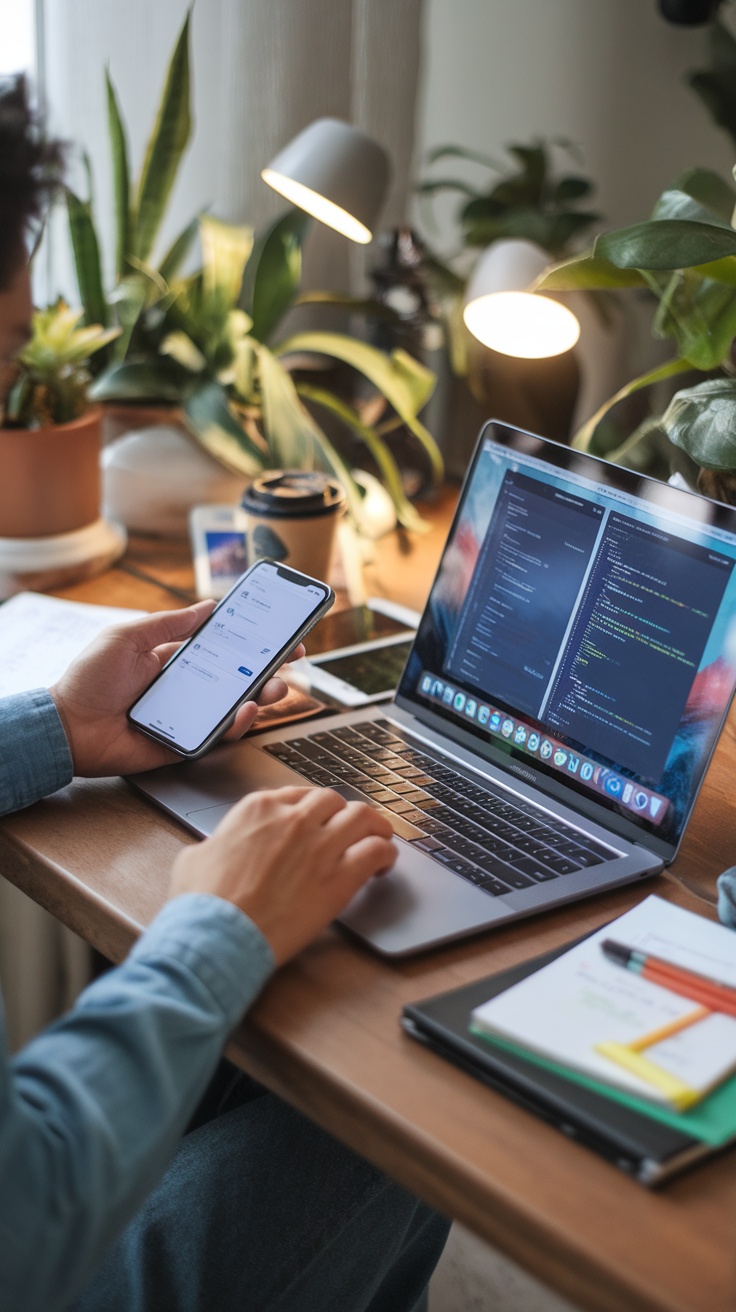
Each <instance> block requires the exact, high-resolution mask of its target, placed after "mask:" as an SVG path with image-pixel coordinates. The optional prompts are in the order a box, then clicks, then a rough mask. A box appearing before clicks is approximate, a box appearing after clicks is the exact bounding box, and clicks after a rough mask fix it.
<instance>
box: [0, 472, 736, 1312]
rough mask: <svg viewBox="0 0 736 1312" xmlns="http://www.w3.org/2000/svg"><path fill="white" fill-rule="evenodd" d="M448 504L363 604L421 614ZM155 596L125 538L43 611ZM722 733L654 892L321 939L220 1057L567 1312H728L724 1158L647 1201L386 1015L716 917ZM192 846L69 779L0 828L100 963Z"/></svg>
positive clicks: (179, 578) (730, 800)
mask: <svg viewBox="0 0 736 1312" xmlns="http://www.w3.org/2000/svg"><path fill="white" fill-rule="evenodd" d="M452 505H453V495H452V493H451V492H447V493H445V495H444V497H442V498H441V499H440V500H439V501H438V502H437V503H436V504H435V505H434V506H433V507H429V508H428V512H427V513H428V514H429V515H430V517H431V518H432V521H433V530H432V532H431V533H430V534H428V535H426V536H425V537H423V538H422V539H415V540H414V541H413V542H412V543H411V544H410V549H409V550H408V552H407V550H406V544H405V543H402V542H401V541H399V540H397V539H396V537H395V536H394V537H392V538H391V539H386V540H384V541H383V542H381V543H379V544H377V547H376V556H375V560H374V562H373V563H372V564H371V565H370V566H369V591H371V592H374V593H376V594H383V595H387V596H389V595H390V596H392V597H394V598H396V599H398V600H401V601H403V602H404V603H405V604H407V605H412V606H415V607H420V608H421V605H422V603H423V600H424V597H425V595H426V591H427V589H428V587H429V584H430V582H431V578H432V575H433V572H434V568H435V566H436V563H437V560H438V558H439V553H440V550H441V546H442V542H443V540H444V534H445V531H446V528H447V525H448V523H449V517H450V515H451V512H452ZM131 570H133V571H135V574H134V573H131V572H129V571H131ZM141 575H146V576H147V577H146V578H142V577H140V576H141ZM172 589H175V590H177V591H178V592H179V593H180V594H181V596H180V598H179V602H178V604H183V603H184V601H185V599H186V597H187V594H188V590H189V589H191V568H190V563H189V559H188V552H187V551H186V548H185V547H184V546H181V547H179V546H178V545H177V544H173V545H172V544H161V543H156V542H155V540H148V541H146V540H135V541H134V542H133V543H132V544H131V550H130V552H129V555H128V556H127V557H126V558H125V560H124V561H123V562H122V563H121V565H119V566H118V567H117V568H115V569H113V570H111V571H110V572H109V574H107V575H105V576H103V577H102V578H100V579H98V580H94V581H86V582H85V583H82V584H79V585H78V586H77V587H75V588H69V589H67V590H65V592H64V594H63V595H66V596H71V597H74V598H75V599H78V600H87V601H97V602H102V601H104V602H105V603H107V604H112V605H123V606H124V605H129V606H144V607H149V608H151V609H157V608H161V607H163V606H169V605H171V604H177V601H176V594H175V592H174V591H172ZM343 604H344V599H343ZM735 730H736V720H735V719H734V717H733V716H732V717H731V719H730V721H729V724H728V725H727V728H726V731H725V733H724V735H723V737H722V739H721V742H720V744H719V747H718V749H717V751H716V754H715V757H714V760H713V763H712V766H711V769H710V772H709V774H708V777H707V780H706V783H705V786H704V788H703V791H702V793H701V796H700V798H699V800H698V803H697V806H696V809H695V813H694V816H693V819H692V821H691V825H690V828H689V831H688V834H687V837H686V840H685V842H684V843H683V846H682V849H681V852H680V854H679V855H678V858H677V861H676V863H675V864H674V865H673V867H672V868H671V870H670V871H668V872H667V873H666V874H665V875H664V876H661V877H659V878H658V879H655V880H650V881H647V882H646V884H645V885H640V886H637V887H634V888H631V887H629V888H627V889H620V890H616V891H613V892H611V893H608V894H605V895H602V896H598V897H595V898H593V899H590V900H588V901H584V902H580V903H577V904H576V905H575V906H573V907H569V908H563V909H558V910H556V911H552V912H547V913H545V914H544V915H542V916H538V917H534V918H532V919H529V920H527V921H522V922H519V923H517V924H515V925H513V926H511V927H508V928H504V929H499V930H495V931H492V932H486V933H484V934H482V935H479V936H478V937H477V938H475V939H472V940H466V941H464V942H463V943H462V944H458V945H453V946H449V947H446V948H444V949H440V950H434V951H432V952H430V953H426V954H424V955H422V956H419V957H416V958H414V959H413V960H411V961H408V962H404V963H401V964H391V963H387V962H385V961H382V960H380V959H379V958H378V957H376V956H374V955H373V954H371V953H370V952H369V951H368V950H367V949H365V948H363V947H362V946H360V945H358V944H357V943H355V942H353V941H351V940H350V939H349V937H348V936H347V935H345V934H344V933H342V932H341V931H339V930H337V929H330V930H328V931H326V932H325V933H324V934H323V935H322V936H321V937H320V939H319V940H318V941H317V942H316V943H315V944H313V945H312V947H311V948H309V949H308V950H307V951H306V952H304V953H303V954H302V955H301V956H300V957H299V958H298V960H296V961H294V962H292V963H291V964H290V965H288V966H287V967H285V968H284V969H282V970H281V971H280V972H279V973H278V974H277V975H276V976H275V977H274V978H273V979H272V980H271V982H270V983H269V984H268V986H267V987H266V989H265V990H264V992H263V994H262V995H261V997H260V998H259V999H258V1001H257V1002H256V1004H255V1006H254V1007H253V1008H252V1010H251V1011H250V1012H249V1014H248V1017H247V1019H246V1020H245V1021H244V1023H243V1024H242V1025H241V1026H240V1027H239V1029H238V1030H237V1032H236V1033H235V1035H234V1036H233V1039H232V1042H231V1044H230V1047H229V1053H230V1055H231V1057H233V1059H234V1060H235V1061H236V1062H238V1063H239V1064H240V1065H241V1066H242V1067H243V1068H244V1069H246V1070H248V1071H249V1072H250V1073H251V1074H253V1075H255V1076H256V1077H258V1078H259V1079H261V1080H262V1081H263V1082H264V1083H265V1084H267V1085H268V1086H269V1087H270V1088H272V1089H274V1090H275V1091H276V1092H277V1093H279V1094H281V1095H282V1096H283V1097H284V1098H286V1099H288V1101H290V1102H291V1103H293V1104H294V1105H295V1106H297V1107H299V1108H300V1109H301V1110H302V1111H304V1112H306V1113H307V1114H308V1115H309V1116H311V1117H312V1118H313V1119H314V1120H316V1121H318V1122H319V1123H320V1124H322V1125H324V1126H325V1127H326V1128H328V1129H329V1130H331V1131H332V1132H333V1133H334V1134H336V1135H337V1136H338V1137H339V1138H341V1139H343V1140H344V1141H345V1142H346V1143H348V1144H349V1145H350V1146H351V1147H353V1148H354V1149H356V1150H357V1151H358V1152H360V1153H362V1154H363V1155H365V1156H366V1157H368V1158H370V1159H371V1160H372V1161H374V1162H376V1163H377V1164H378V1165H379V1166H381V1167H383V1168H384V1169H385V1170H387V1171H388V1172H390V1174H392V1175H393V1176H394V1177H395V1178H396V1179H398V1180H400V1181H401V1182H402V1183H403V1184H405V1185H406V1186H407V1187H409V1188H411V1189H413V1190H414V1191H415V1192H416V1193H418V1194H420V1195H421V1196H422V1197H424V1198H426V1199H427V1200H428V1201H429V1202H431V1203H433V1204H434V1205H435V1206H436V1207H438V1208H439V1209H440V1210H442V1211H444V1212H445V1213H446V1214H448V1215H451V1216H452V1217H455V1218H457V1219H459V1220H461V1221H463V1222H464V1223H465V1224H466V1225H468V1226H469V1227H470V1228H471V1229H472V1230H474V1231H475V1232H476V1233H477V1234H479V1235H481V1236H483V1237H485V1238H486V1239H488V1240H489V1241H491V1242H492V1243H493V1244H495V1245H497V1246H498V1247H499V1248H500V1249H502V1250H503V1251H504V1252H506V1253H507V1254H509V1255H510V1256H511V1257H512V1258H514V1259H515V1260H516V1261H517V1262H519V1263H520V1264H521V1265H522V1266H524V1267H526V1268H527V1269H528V1270H529V1271H530V1272H531V1273H532V1274H533V1275H535V1276H536V1277H537V1278H539V1279H540V1280H542V1281H545V1282H547V1283H548V1284H549V1285H551V1286H552V1287H553V1288H555V1289H557V1290H558V1291H560V1292H561V1293H563V1294H565V1295H567V1296H568V1297H569V1298H571V1299H572V1300H573V1301H574V1302H576V1303H577V1304H579V1305H580V1306H581V1307H583V1308H590V1309H596V1310H600V1312H614V1310H615V1312H728V1310H729V1309H732V1308H733V1309H736V1257H735V1256H734V1254H736V1154H735V1153H734V1152H733V1151H726V1152H725V1153H723V1154H722V1155H721V1156H719V1157H717V1158H715V1159H713V1160H712V1161H710V1162H709V1163H707V1164H706V1165H704V1166H702V1167H699V1168H698V1169H696V1170H694V1171H692V1172H691V1173H690V1174H688V1175H685V1176H683V1177H681V1178H680V1179H677V1180H675V1181H673V1182H671V1183H670V1184H668V1185H667V1186H665V1187H664V1188H663V1189H662V1190H661V1191H659V1192H649V1191H647V1190H645V1189H644V1188H642V1187H641V1186H640V1185H638V1184H636V1183H634V1182H633V1181H632V1180H630V1179H629V1178H628V1177H626V1176H625V1175H624V1174H623V1173H622V1172H620V1171H618V1170H616V1168H615V1167H613V1166H611V1165H609V1164H608V1163H606V1162H604V1161H603V1160H601V1159H599V1158H598V1157H597V1156H596V1155H595V1154H593V1153H591V1152H589V1151H588V1150H586V1149H584V1148H582V1147H580V1146H579V1145H577V1144H575V1143H573V1142H571V1141H569V1140H567V1139H566V1138H565V1137H564V1136H563V1135H562V1134H560V1133H559V1132H558V1131H556V1130H555V1129H553V1128H551V1127H548V1126H546V1125H545V1124H544V1123H542V1122H541V1121H539V1120H537V1119H536V1118H535V1117H533V1116H531V1115H529V1114H527V1113H526V1112H524V1111H522V1110H521V1109H520V1108H517V1107H515V1106H514V1105H513V1104H512V1103H511V1102H509V1101H507V1100H506V1099H505V1098H503V1097H502V1096H501V1095H499V1094H496V1093H494V1092H492V1091H491V1090H489V1089H487V1088H486V1087H485V1086H484V1085H482V1084H480V1083H479V1082H478V1081H476V1080H474V1079H472V1078H471V1077H470V1076H467V1075H465V1074H464V1073H463V1072H461V1071H458V1070H455V1069H454V1068H453V1067H452V1066H450V1065H449V1064H448V1063H446V1062H445V1061H443V1060H442V1059H441V1058H440V1057H437V1056H436V1055H434V1054H433V1053H430V1052H428V1051H426V1050H424V1049H423V1048H422V1047H420V1046H419V1045H418V1044H415V1043H414V1042H412V1040H410V1039H408V1038H407V1037H406V1036H404V1035H403V1033H402V1031H401V1029H400V1027H399V1016H400V1013H401V1008H402V1006H403V1005H404V1004H405V1003H407V1002H410V1001H416V1000H418V999H420V998H423V997H426V996H429V995H431V994H433V993H436V992H439V991H441V990H444V989H448V988H452V987H453V986H455V985H461V984H464V983H468V982H470V981H472V980H474V979H477V978H479V977H480V976H482V975H485V974H489V973H491V972H492V971H494V970H499V969H503V968H505V967H506V966H510V965H512V964H513V963H515V962H517V961H519V960H523V959H526V958H529V957H532V956H535V955H537V954H538V953H540V952H544V951H546V950H548V949H550V948H553V947H556V946H557V945H559V944H561V943H564V942H565V941H567V940H568V939H570V938H573V937H575V936H577V935H580V934H582V933H585V932H587V931H590V930H592V929H594V928H596V927H597V926H599V925H600V924H602V923H603V922H604V921H606V920H608V919H610V918H611V917H613V916H616V915H619V914H620V913H621V912H623V911H624V910H626V909H627V908H628V907H629V906H631V905H633V904H634V903H635V902H637V901H638V900H639V899H640V898H641V896H642V895H643V893H644V892H645V891H646V892H650V891H651V892H657V893H658V894H660V896H663V897H666V898H670V899H672V900H674V901H676V902H678V903H679V904H680V905H683V906H685V907H688V908H689V909H691V910H694V911H698V912H700V913H701V914H705V915H709V916H714V915H715V911H714V901H715V878H716V876H717V874H718V873H719V871H720V870H722V869H723V868H724V867H725V866H727V865H730V864H732V862H733V861H734V860H735V859H736V842H735V841H734V840H735V837H736V790H735V789H734V786H733V780H734V757H735V755H736V738H735ZM192 841H196V840H194V839H192V838H191V837H190V836H189V835H188V834H187V833H186V832H185V831H184V830H183V829H182V828H180V826H179V825H177V824H176V822H174V821H173V820H169V819H167V818H166V817H165V816H164V815H162V814H161V813H160V812H158V811H156V810H155V809H154V808H153V807H152V806H149V805H148V804H147V803H146V802H144V801H143V800H142V799H141V798H139V797H138V796H136V795H135V794H134V793H133V792H132V790H131V789H130V788H129V787H128V786H127V785H126V784H125V783H124V782H123V781H122V780H119V779H113V780H95V781H75V782H74V783H72V784H71V785H70V786H69V787H68V788H66V789H63V790H62V791H61V792H59V793H57V794H56V795H55V796H53V797H51V798H48V799H46V800H45V801H43V802H40V803H38V804H36V805H35V806H33V807H30V808H29V809H27V810H26V811H23V812H20V813H18V814H16V815H14V816H11V817H8V818H6V819H5V820H3V821H2V822H1V823H0V869H1V870H2V872H3V874H4V875H5V876H6V877H7V878H9V879H10V880H11V881H12V882H13V883H15V884H17V885H18V886H19V887H20V888H22V889H23V890H25V892H27V893H28V894H29V895H30V896H31V897H33V898H34V899H35V900H36V901H38V902H39V903H41V904H42V905H43V906H45V907H47V908H48V909H49V910H50V911H51V912H52V913H53V914H54V915H56V916H57V917H58V918H59V919H60V920H62V921H63V922H64V923H65V924H67V925H69V926H70V927H71V928H72V929H74V930H76V932H77V933H79V934H81V935H82V936H83V937H84V938H85V939H87V940H88V941H89V942H90V943H92V944H94V946H95V947H97V948H98V949H99V950H100V951H101V952H103V953H104V954H105V955H106V956H108V957H109V958H110V959H112V960H115V961H117V960H120V959H121V958H122V957H123V956H124V955H125V953H126V951H127V950H128V948H129V946H130V944H131V942H132V941H133V939H134V937H135V935H136V934H137V933H138V932H139V931H140V929H141V928H142V927H143V926H144V925H146V924H147V923H148V922H149V920H150V919H151V918H152V917H153V916H154V915H155V913H156V911H157V910H158V908H159V907H160V906H161V904H162V903H163V901H164V899H165V897H166V890H167V882H168V871H169V868H170V866H171V863H172V860H173V858H174V856H175V855H176V853H177V852H178V851H179V849H180V847H181V845H182V844H183V843H189V842H192Z"/></svg>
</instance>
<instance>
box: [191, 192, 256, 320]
mask: <svg viewBox="0 0 736 1312" xmlns="http://www.w3.org/2000/svg"><path fill="white" fill-rule="evenodd" d="M199 240H200V243H201V246H202V281H203V286H204V291H205V294H209V295H215V296H218V297H221V298H222V302H223V305H224V306H225V307H226V308H227V309H228V310H229V309H231V307H232V306H234V305H235V303H236V302H237V299H238V297H239V295H240V288H241V286H242V282H243V270H244V269H245V266H246V264H247V263H248V260H249V258H250V254H251V251H252V250H253V229H252V228H248V227H246V226H244V225H242V224H235V223H223V222H222V221H221V220H220V219H213V218H212V217H211V215H209V214H203V215H201V217H200V220H199Z"/></svg>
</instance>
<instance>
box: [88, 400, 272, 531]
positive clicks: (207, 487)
mask: <svg viewBox="0 0 736 1312" xmlns="http://www.w3.org/2000/svg"><path fill="white" fill-rule="evenodd" d="M248 482H249V479H248V478H247V477H246V475H245V474H231V473H230V472H229V471H228V470H227V469H225V468H223V466H222V465H221V464H219V462H218V461H217V460H215V459H214V458H213V457H212V456H210V455H208V453H207V452H206V451H204V450H203V449H202V447H200V446H198V445H197V443H196V442H195V441H194V439H193V438H191V437H189V435H188V434H187V433H185V432H184V430H183V429H181V428H177V427H176V426H174V425H171V424H161V425H157V426H156V427H153V428H139V429H136V430H135V431H134V432H131V433H126V434H125V435H124V436H123V437H119V438H117V440H116V441H114V442H112V443H111V444H110V445H109V446H107V447H105V449H104V450H103V453H102V489H103V506H104V514H105V515H106V516H107V518H109V519H113V520H117V522H118V523H121V524H125V526H126V528H127V529H129V530H131V531H133V532H138V533H153V534H156V535H157V536H159V537H186V536H187V534H188V532H189V511H190V510H191V508H192V506H203V505H222V504H224V505H237V504H238V503H239V502H240V498H241V497H242V495H243V491H244V489H245V486H246V484H247V483H248Z"/></svg>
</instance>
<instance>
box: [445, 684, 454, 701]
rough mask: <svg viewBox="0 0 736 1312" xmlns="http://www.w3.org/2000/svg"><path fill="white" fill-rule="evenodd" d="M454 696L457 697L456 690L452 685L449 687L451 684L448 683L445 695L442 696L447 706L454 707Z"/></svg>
mask: <svg viewBox="0 0 736 1312" xmlns="http://www.w3.org/2000/svg"><path fill="white" fill-rule="evenodd" d="M454 696H455V689H454V688H451V687H450V685H449V683H448V685H447V687H446V688H445V691H444V692H443V694H442V700H443V702H447V705H448V706H451V705H452V699H453V697H454Z"/></svg>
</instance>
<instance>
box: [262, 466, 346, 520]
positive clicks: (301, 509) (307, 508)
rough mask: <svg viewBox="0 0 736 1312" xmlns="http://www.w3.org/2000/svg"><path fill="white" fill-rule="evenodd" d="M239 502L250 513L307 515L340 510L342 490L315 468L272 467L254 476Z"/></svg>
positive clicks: (343, 495)
mask: <svg viewBox="0 0 736 1312" xmlns="http://www.w3.org/2000/svg"><path fill="white" fill-rule="evenodd" d="M241 504H242V506H243V509H244V510H248V511H250V512H251V514H256V515H282V516H283V517H284V518H286V517H287V516H288V518H289V519H297V518H302V517H303V518H305V519H306V518H307V517H311V516H313V515H332V514H335V512H336V511H339V510H342V509H343V507H344V505H345V493H344V492H343V490H342V488H341V486H340V484H339V483H337V482H336V481H335V479H332V478H330V477H329V475H328V474H323V473H322V472H321V471H320V470H318V469H287V470H283V469H271V470H269V471H268V473H266V474H259V475H258V477H257V478H254V479H253V482H252V483H251V485H250V487H247V488H246V489H245V492H244V493H243V500H242V503H241Z"/></svg>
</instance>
